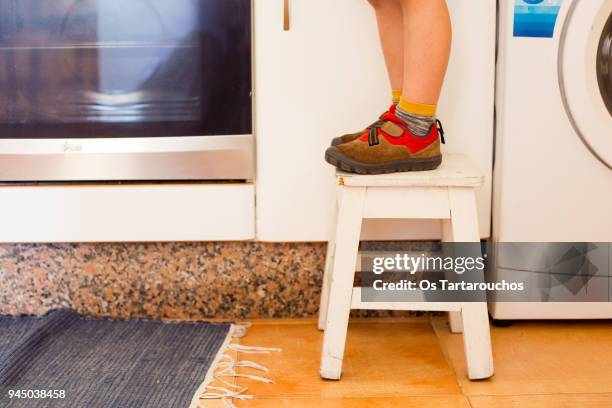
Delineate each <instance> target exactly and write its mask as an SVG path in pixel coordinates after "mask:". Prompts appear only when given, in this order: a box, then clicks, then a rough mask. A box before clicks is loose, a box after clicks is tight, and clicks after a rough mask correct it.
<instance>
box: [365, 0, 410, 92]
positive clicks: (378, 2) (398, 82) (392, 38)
mask: <svg viewBox="0 0 612 408" xmlns="http://www.w3.org/2000/svg"><path fill="white" fill-rule="evenodd" d="M368 1H369V2H370V4H371V5H372V7H374V10H375V11H376V20H377V21H378V32H379V33H380V42H381V44H382V49H383V53H384V55H385V63H386V65H387V72H388V73H389V81H390V82H391V89H392V90H393V92H394V95H393V98H394V99H395V101H394V102H396V103H397V102H399V97H400V96H401V92H402V89H403V87H402V83H403V81H404V23H403V18H402V5H401V3H400V0H368Z"/></svg>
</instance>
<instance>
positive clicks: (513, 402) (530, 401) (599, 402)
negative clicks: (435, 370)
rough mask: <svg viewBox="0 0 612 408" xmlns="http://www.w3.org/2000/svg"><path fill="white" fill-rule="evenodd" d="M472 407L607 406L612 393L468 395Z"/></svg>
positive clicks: (596, 407) (549, 407)
mask: <svg viewBox="0 0 612 408" xmlns="http://www.w3.org/2000/svg"><path fill="white" fill-rule="evenodd" d="M470 403H471V405H472V408H491V407H495V408H577V407H579V408H609V407H612V394H554V395H519V396H475V397H470Z"/></svg>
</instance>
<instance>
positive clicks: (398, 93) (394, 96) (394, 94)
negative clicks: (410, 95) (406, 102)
mask: <svg viewBox="0 0 612 408" xmlns="http://www.w3.org/2000/svg"><path fill="white" fill-rule="evenodd" d="M401 97H402V90H401V89H394V90H392V91H391V100H392V101H393V103H398V102H399V101H400V98H401Z"/></svg>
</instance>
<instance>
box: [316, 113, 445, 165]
mask: <svg viewBox="0 0 612 408" xmlns="http://www.w3.org/2000/svg"><path fill="white" fill-rule="evenodd" d="M408 128H409V124H407V123H405V122H404V121H402V120H401V119H400V118H398V117H397V116H395V114H394V113H390V112H387V113H386V114H384V115H383V117H381V120H380V121H379V122H377V123H375V124H374V125H373V126H372V127H370V128H369V129H367V130H366V131H364V132H361V134H360V135H358V136H357V137H356V138H355V139H354V140H353V141H351V142H347V143H343V144H339V145H335V146H331V147H329V148H328V149H327V151H326V152H325V160H326V161H327V162H328V163H329V164H331V165H333V166H336V167H337V168H339V169H341V170H344V171H348V172H351V173H359V174H381V173H395V172H403V171H418V170H433V169H435V168H437V167H438V166H440V164H441V163H442V154H441V152H440V141H442V143H444V130H443V129H442V124H441V123H440V121H436V123H434V124H433V125H431V127H430V128H429V132H428V133H427V134H426V135H424V136H417V135H415V134H414V133H412V132H411V131H410V130H409V129H408Z"/></svg>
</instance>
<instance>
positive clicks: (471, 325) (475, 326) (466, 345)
mask: <svg viewBox="0 0 612 408" xmlns="http://www.w3.org/2000/svg"><path fill="white" fill-rule="evenodd" d="M461 317H462V321H463V349H464V350H465V357H466V360H467V369H468V377H469V378H470V379H471V380H480V379H483V378H489V377H491V376H492V375H493V351H492V349H491V334H490V332H489V315H488V313H487V304H486V302H472V303H462V305H461Z"/></svg>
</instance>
